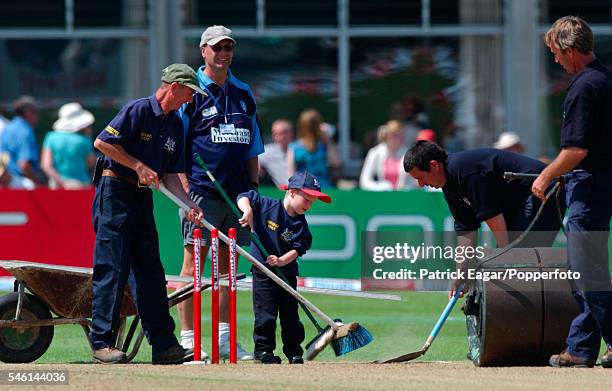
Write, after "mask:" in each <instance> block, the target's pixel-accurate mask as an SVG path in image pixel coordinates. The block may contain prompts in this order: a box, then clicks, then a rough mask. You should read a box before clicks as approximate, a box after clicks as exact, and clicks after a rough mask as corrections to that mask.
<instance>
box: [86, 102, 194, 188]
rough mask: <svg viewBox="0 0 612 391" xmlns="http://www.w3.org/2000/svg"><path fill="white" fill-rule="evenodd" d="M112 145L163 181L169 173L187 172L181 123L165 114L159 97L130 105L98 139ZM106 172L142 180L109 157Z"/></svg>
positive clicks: (173, 115)
mask: <svg viewBox="0 0 612 391" xmlns="http://www.w3.org/2000/svg"><path fill="white" fill-rule="evenodd" d="M98 138H99V139H100V140H102V141H105V142H107V143H109V144H119V145H121V146H122V147H123V149H125V151H126V152H127V153H128V154H130V155H131V156H133V157H135V158H136V159H138V160H140V161H141V162H143V163H144V164H146V165H147V166H149V167H150V168H151V169H152V170H153V171H155V172H156V173H157V176H158V177H159V178H160V179H161V178H162V177H163V175H164V174H165V173H180V172H185V157H184V155H183V127H182V124H181V119H180V118H179V117H178V116H177V115H176V114H175V112H170V113H168V115H166V114H164V112H163V110H162V108H161V107H160V105H159V102H158V101H157V99H155V96H154V95H152V96H149V97H146V98H141V99H137V100H134V101H132V102H129V103H128V104H127V105H125V106H124V107H123V108H122V109H121V111H119V113H118V114H117V115H116V116H115V118H113V120H112V121H111V122H110V123H109V124H108V125H107V126H106V128H104V130H103V131H102V132H100V134H99V135H98ZM104 167H105V168H110V169H111V170H113V171H114V172H115V173H117V174H119V175H123V176H129V177H132V178H133V179H134V180H138V175H137V174H136V172H135V171H134V170H132V169H130V168H128V167H125V166H124V165H122V164H119V163H117V162H116V161H114V160H112V159H110V158H109V157H105V162H104Z"/></svg>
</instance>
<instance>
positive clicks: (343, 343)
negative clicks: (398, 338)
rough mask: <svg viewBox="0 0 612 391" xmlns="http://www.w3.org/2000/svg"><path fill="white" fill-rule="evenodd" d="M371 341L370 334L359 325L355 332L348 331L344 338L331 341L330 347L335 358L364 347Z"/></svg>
mask: <svg viewBox="0 0 612 391" xmlns="http://www.w3.org/2000/svg"><path fill="white" fill-rule="evenodd" d="M373 339H374V337H372V334H371V333H370V332H369V331H368V330H367V329H366V328H365V327H362V326H360V325H359V326H357V327H356V328H355V330H353V331H349V332H348V334H347V335H346V336H345V337H342V338H338V339H335V340H334V341H332V344H331V345H332V348H333V349H334V353H335V354H336V357H337V356H342V355H343V354H346V353H350V352H352V351H354V350H357V349H359V348H361V347H364V346H366V345H367V344H369V343H370V342H372V340H373Z"/></svg>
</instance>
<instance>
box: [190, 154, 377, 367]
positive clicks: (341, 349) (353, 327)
mask: <svg viewBox="0 0 612 391" xmlns="http://www.w3.org/2000/svg"><path fill="white" fill-rule="evenodd" d="M193 158H194V159H195V161H196V162H197V163H198V164H199V165H200V167H202V169H203V170H204V171H205V172H206V175H207V176H208V178H209V179H210V180H211V181H212V183H213V184H214V186H215V188H216V189H217V191H218V192H219V193H220V194H221V196H222V197H223V199H224V200H225V202H226V203H227V204H228V205H229V207H230V208H231V210H232V212H234V215H236V218H238V219H239V218H240V217H242V214H241V213H240V211H239V210H238V208H236V205H235V203H234V202H232V200H230V198H229V196H228V195H227V193H226V192H225V190H224V189H223V187H221V185H220V184H219V183H218V182H217V180H216V178H215V177H214V176H213V174H212V173H211V172H210V170H209V169H208V166H207V165H206V163H204V160H203V159H202V158H201V157H200V155H199V154H198V153H194V154H193ZM250 235H251V240H253V243H255V245H256V246H257V247H258V248H259V250H260V251H261V253H262V254H263V256H264V257H268V255H269V254H268V252H267V251H266V249H265V248H264V246H263V244H262V243H261V241H260V240H259V238H258V237H257V235H256V234H255V232H252V231H251V232H250ZM247 254H248V253H247ZM249 255H250V254H249ZM258 263H259V262H258ZM264 267H265V266H264ZM273 271H274V273H275V275H278V277H280V279H281V280H282V281H283V282H284V283H286V284H287V278H286V277H285V274H284V273H283V271H282V270H281V269H280V268H278V267H274V268H273ZM287 285H289V284H287ZM290 293H291V292H290ZM296 293H297V292H296ZM298 304H299V305H300V307H301V308H302V310H303V311H304V313H305V314H306V316H307V317H308V319H309V320H310V321H311V322H312V324H313V325H314V327H315V328H316V329H317V335H316V336H315V337H314V338H313V339H312V340H311V341H310V342H308V343H307V344H306V354H305V357H306V360H312V359H314V358H315V357H316V356H317V355H318V354H319V353H320V352H321V351H323V349H325V347H326V346H327V345H329V344H331V345H332V348H333V350H334V353H335V355H336V356H337V357H338V356H341V355H343V354H346V353H350V352H352V351H353V350H357V349H359V348H361V347H363V346H365V345H367V344H368V343H370V342H371V341H372V340H373V337H372V334H371V333H370V332H369V331H368V330H367V329H366V328H365V327H363V326H361V325H360V324H359V323H357V322H351V323H348V324H343V323H342V321H341V320H339V319H336V320H335V321H331V319H330V318H329V317H328V316H324V317H321V319H324V320H325V321H326V323H327V327H325V328H323V327H321V326H320V325H319V323H318V322H317V320H316V319H315V317H314V316H313V315H312V313H311V312H310V311H309V310H308V308H307V306H306V305H305V304H304V303H302V302H301V301H300V300H298ZM315 312H316V311H315ZM318 315H319V316H320V314H318ZM325 318H327V319H325Z"/></svg>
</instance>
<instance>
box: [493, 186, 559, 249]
mask: <svg viewBox="0 0 612 391" xmlns="http://www.w3.org/2000/svg"><path fill="white" fill-rule="evenodd" d="M558 202H559V206H557V200H556V199H555V197H551V198H550V199H549V200H548V201H547V202H546V205H545V206H544V210H543V211H542V214H541V215H540V217H539V218H538V220H537V221H536V222H535V224H534V225H533V227H532V229H531V231H530V232H529V233H528V234H527V235H526V236H525V238H524V239H523V240H522V241H521V242H520V243H519V244H518V245H517V247H550V246H551V245H552V243H553V242H554V240H555V237H556V236H557V233H558V232H559V229H561V221H562V220H563V216H564V215H565V209H566V208H565V194H564V193H563V191H561V192H560V195H559V200H558ZM541 204H542V203H541V201H540V199H539V198H537V197H536V196H534V195H533V194H531V195H530V196H529V197H527V200H525V204H524V205H523V208H521V210H519V211H518V212H517V213H515V214H514V215H512V216H509V217H507V216H504V218H505V219H506V227H507V229H508V234H509V239H510V241H511V242H512V241H513V240H515V239H516V238H518V236H519V235H520V234H522V233H523V231H525V230H526V229H527V227H528V226H529V224H530V223H531V221H532V220H533V219H534V217H535V215H536V214H537V213H538V209H540V205H541Z"/></svg>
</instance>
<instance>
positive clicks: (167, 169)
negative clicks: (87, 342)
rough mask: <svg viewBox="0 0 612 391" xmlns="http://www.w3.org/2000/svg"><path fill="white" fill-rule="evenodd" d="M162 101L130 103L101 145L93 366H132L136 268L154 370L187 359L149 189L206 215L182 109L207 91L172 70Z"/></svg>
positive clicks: (166, 74)
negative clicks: (130, 286) (186, 178)
mask: <svg viewBox="0 0 612 391" xmlns="http://www.w3.org/2000/svg"><path fill="white" fill-rule="evenodd" d="M161 81H162V84H161V86H160V87H159V88H158V89H157V91H156V92H155V94H154V95H152V96H149V97H146V98H141V99H137V100H135V101H132V102H130V103H128V104H127V105H125V106H124V107H123V108H122V109H121V111H120V112H119V114H117V116H116V117H115V118H114V119H113V120H112V121H111V122H110V123H109V124H108V125H107V126H106V128H104V130H103V131H102V132H101V133H100V134H99V135H98V137H97V139H96V141H95V142H94V147H95V148H96V149H98V150H99V151H100V152H102V153H103V154H104V155H105V158H104V165H103V167H104V168H103V170H102V173H101V177H100V178H98V179H97V183H96V195H95V198H94V202H93V208H92V209H93V225H94V230H95V232H96V244H95V249H94V271H93V301H92V323H91V340H92V342H93V348H94V353H93V360H94V362H98V363H105V364H113V363H121V362H125V361H126V355H125V353H124V352H122V351H120V350H119V349H117V348H116V347H115V341H116V337H117V336H116V331H117V326H118V322H119V312H120V309H121V301H122V298H123V291H124V287H125V284H126V281H127V279H128V275H129V273H130V270H132V271H133V275H134V279H135V282H136V304H137V307H138V314H139V315H140V318H141V320H142V327H143V329H144V330H145V334H146V336H147V339H148V340H149V343H150V344H151V346H152V349H153V363H154V364H178V363H181V362H183V361H184V360H185V359H186V356H187V353H188V352H187V351H186V350H185V349H183V348H182V347H181V346H180V345H179V344H178V341H177V340H176V337H175V336H174V321H173V320H172V318H171V317H170V314H169V312H168V300H167V296H166V281H165V277H164V269H163V266H162V263H161V260H160V255H159V241H158V237H157V230H156V228H155V219H154V217H153V199H152V194H151V189H150V188H149V186H155V188H158V186H159V181H160V180H161V181H162V182H163V183H164V185H165V186H166V187H167V188H168V189H169V190H170V191H171V192H172V193H174V194H176V195H177V196H178V197H179V198H181V199H182V200H183V201H184V202H187V203H188V205H190V206H191V207H192V208H193V209H191V210H190V211H189V212H188V213H187V218H188V219H189V220H191V221H196V219H197V220H199V219H200V218H201V217H202V212H201V209H200V208H199V207H198V206H197V205H195V204H194V203H193V202H192V201H191V200H190V199H189V197H188V195H187V194H186V193H185V191H184V190H183V187H182V185H181V182H180V179H179V177H178V173H181V172H184V167H185V162H184V154H183V129H182V124H181V120H180V118H179V117H178V116H177V115H176V114H175V112H176V110H177V109H178V108H179V107H181V105H182V104H184V103H185V102H190V101H191V99H192V95H193V91H194V90H195V91H197V92H200V93H201V92H202V90H200V88H199V87H198V85H197V80H196V76H195V72H194V70H193V69H191V68H190V67H189V66H187V65H185V64H172V65H170V66H168V67H167V68H165V69H164V70H163V72H162V78H161Z"/></svg>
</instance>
